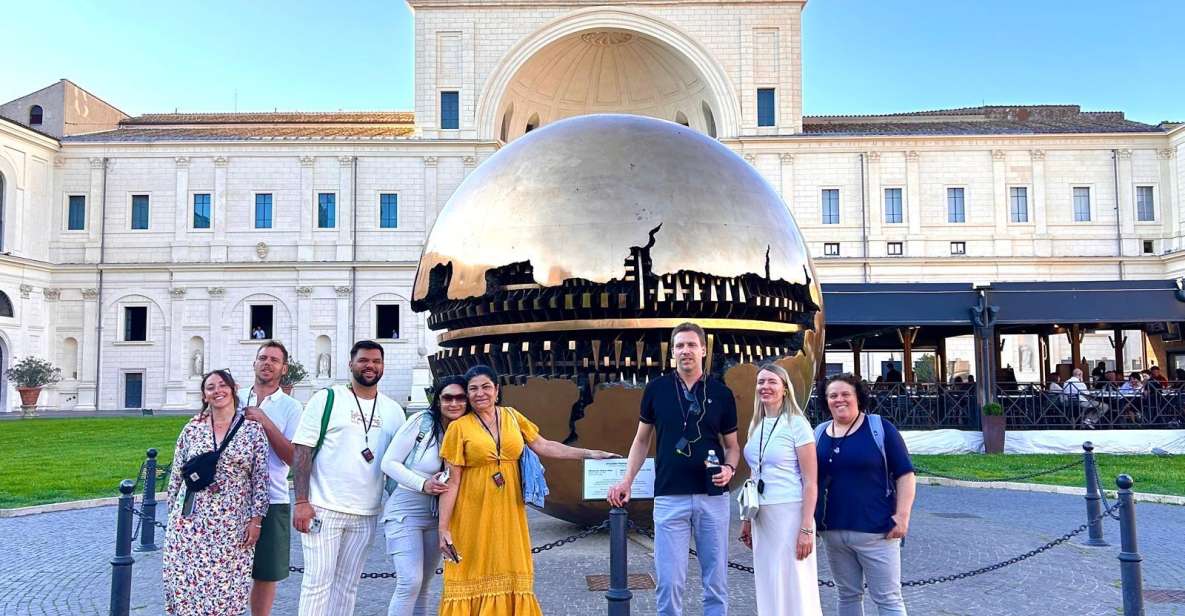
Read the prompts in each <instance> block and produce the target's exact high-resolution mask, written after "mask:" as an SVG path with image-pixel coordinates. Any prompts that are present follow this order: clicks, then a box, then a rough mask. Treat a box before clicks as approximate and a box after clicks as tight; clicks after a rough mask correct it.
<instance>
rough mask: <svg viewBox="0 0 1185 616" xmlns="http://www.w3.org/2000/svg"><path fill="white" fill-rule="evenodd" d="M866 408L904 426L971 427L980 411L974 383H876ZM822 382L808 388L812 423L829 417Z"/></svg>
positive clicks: (808, 404) (919, 427)
mask: <svg viewBox="0 0 1185 616" xmlns="http://www.w3.org/2000/svg"><path fill="white" fill-rule="evenodd" d="M869 389H870V390H871V394H872V404H871V407H870V408H868V409H866V410H868V411H869V412H872V413H876V414H878V415H882V416H884V417H885V418H886V419H888V420H889V421H891V422H892V423H893V425H894V426H897V427H898V428H901V429H903V430H926V429H932V428H970V427H972V426H973V425H975V424H974V421H975V419H976V418H977V416H978V415H979V403H978V402H977V400H976V395H975V384H974V383H950V384H947V383H877V384H874V385H869ZM821 391H822V390H821V385H820V386H817V387H815V388H814V391H812V392H811V399H810V401H809V402H808V403H807V408H806V414H807V418H808V419H810V420H811V423H812V424H814V425H817V424H818V423H819V422H820V421H824V420H827V419H830V418H831V414H830V413H829V412H828V411H827V408H826V407H827V405H826V403H825V402H824V401H823V399H822V398H821V397H820V396H821Z"/></svg>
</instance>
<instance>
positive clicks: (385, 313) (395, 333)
mask: <svg viewBox="0 0 1185 616" xmlns="http://www.w3.org/2000/svg"><path fill="white" fill-rule="evenodd" d="M374 337H375V338H381V339H395V338H398V337H399V305H398V304H377V305H376V306H375V307H374Z"/></svg>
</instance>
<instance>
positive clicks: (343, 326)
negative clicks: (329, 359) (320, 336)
mask: <svg viewBox="0 0 1185 616" xmlns="http://www.w3.org/2000/svg"><path fill="white" fill-rule="evenodd" d="M333 291H334V292H335V293H337V306H336V309H335V311H334V314H335V315H336V317H337V334H336V338H337V348H338V349H340V352H337V353H334V354H333V360H334V362H336V363H335V365H334V368H333V376H334V378H335V379H339V380H340V379H345V380H349V378H350V377H349V374H350V366H349V363H350V354H349V353H347V352H346V351H348V350H349V348H350V347H351V346H354V342H355V341H353V340H350V295H351V294H352V293H353V292H354V290H353V289H352V288H350V287H347V286H338V287H334V288H333Z"/></svg>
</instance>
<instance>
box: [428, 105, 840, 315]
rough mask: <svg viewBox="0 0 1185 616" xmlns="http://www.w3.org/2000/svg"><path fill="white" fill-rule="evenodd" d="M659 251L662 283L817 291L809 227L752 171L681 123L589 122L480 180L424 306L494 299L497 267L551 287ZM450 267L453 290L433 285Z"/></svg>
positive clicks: (456, 208) (514, 153) (575, 124)
mask: <svg viewBox="0 0 1185 616" xmlns="http://www.w3.org/2000/svg"><path fill="white" fill-rule="evenodd" d="M651 243H652V246H651V248H650V250H649V255H650V258H651V259H652V262H651V263H650V268H651V271H653V272H654V273H655V274H658V275H663V274H674V273H677V272H699V273H703V274H710V275H714V276H721V277H738V276H743V275H746V274H758V275H761V276H763V277H764V278H766V279H769V280H772V281H779V280H780V281H784V282H787V283H792V284H804V285H811V287H812V291H813V292H812V293H811V295H813V296H815V297H817V290H818V287H817V282H816V281H815V280H814V273H813V271H811V270H812V266H811V263H810V259H809V256H808V253H807V250H806V246H805V244H804V242H803V239H802V236H801V234H800V233H799V230H798V227H797V225H795V223H794V219H793V218H792V217H791V215H790V212H789V210H788V208H787V207H786V205H785V204H784V203H783V202H782V199H781V197H780V196H779V195H778V193H777V192H776V191H775V190H774V189H773V188H772V187H771V186H770V185H769V184H768V183H767V182H766V181H765V180H764V179H763V178H762V177H761V175H760V174H759V173H758V172H757V171H756V170H755V169H753V167H752V166H750V165H749V164H748V163H746V162H745V161H744V160H743V159H741V158H740V157H739V156H737V155H736V154H735V153H734V152H732V151H731V150H729V149H728V148H727V147H725V146H723V145H721V144H720V143H719V142H717V141H715V140H713V139H711V138H709V137H707V136H705V135H703V134H701V133H699V132H696V131H694V130H691V129H689V128H687V127H684V126H680V125H678V124H675V123H673V122H667V121H663V120H655V119H651V118H646V117H640V116H633V115H587V116H578V117H575V118H570V119H567V120H563V121H559V122H556V123H554V124H549V125H547V126H545V127H543V128H540V129H538V130H536V131H533V132H531V133H530V134H528V135H526V136H524V137H522V138H520V139H518V140H516V141H514V142H513V143H511V144H509V145H507V146H506V147H505V148H503V149H502V150H500V151H499V152H498V153H496V154H495V155H494V156H492V157H490V158H489V159H488V160H486V161H485V162H484V163H483V164H481V165H480V166H479V167H478V168H477V169H475V170H474V171H473V172H472V173H470V174H469V176H468V177H467V178H466V179H465V181H464V182H462V184H461V185H460V187H458V188H457V190H456V192H455V193H454V194H453V196H452V198H451V199H449V201H448V203H447V204H446V205H445V207H444V208H443V210H442V211H441V213H440V216H439V217H438V218H437V221H436V224H435V226H434V227H433V229H432V232H431V233H430V235H429V238H428V241H427V244H426V246H425V249H424V254H423V257H422V258H421V261H420V267H419V272H418V274H417V277H416V284H415V289H414V294H413V301H414V302H416V303H417V304H421V305H422V304H423V303H424V302H425V300H428V301H429V303H430V302H431V301H435V300H439V299H444V297H441V295H443V294H447V298H448V299H457V300H459V299H466V298H471V297H480V296H483V295H486V294H487V292H488V289H487V277H486V274H487V272H488V271H490V270H491V269H494V268H500V267H504V266H507V265H510V264H515V263H523V262H526V263H529V268H528V269H529V271H530V276H531V277H533V279H534V282H535V283H537V284H538V285H540V286H542V287H554V286H560V285H562V284H564V282H565V281H566V280H570V279H582V280H587V281H590V282H593V283H607V282H609V281H610V280H614V279H617V280H621V279H624V278H626V275H627V272H626V266H625V264H626V260H627V258H629V257H630V256H631V254H632V253H631V249H636V248H637V247H642V246H648V245H651ZM441 267H444V268H447V269H448V270H449V271H450V274H449V275H448V276H447V277H444V278H441V279H438V281H439V282H440V283H443V284H444V285H446V288H433V289H430V288H429V287H430V286H431V285H432V284H434V283H430V278H435V277H432V276H429V272H431V271H433V270H434V269H439V268H441ZM429 295H432V296H433V297H432V298H429Z"/></svg>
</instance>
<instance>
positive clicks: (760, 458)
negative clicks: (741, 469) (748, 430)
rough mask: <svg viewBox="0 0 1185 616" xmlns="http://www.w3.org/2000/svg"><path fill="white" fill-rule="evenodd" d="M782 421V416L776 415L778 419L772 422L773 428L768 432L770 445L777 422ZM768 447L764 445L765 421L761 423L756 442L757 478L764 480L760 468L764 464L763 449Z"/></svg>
mask: <svg viewBox="0 0 1185 616" xmlns="http://www.w3.org/2000/svg"><path fill="white" fill-rule="evenodd" d="M779 421H782V414H781V413H778V418H777V419H775V420H774V427H773V428H770V430H769V440H770V442H771V443H772V442H773V440H774V431H775V430H777V429H778V422H779ZM767 446H768V445H766V443H765V420H764V418H763V419H762V422H761V437H760V438H759V439H758V441H757V478H758V479H764V476H763V475H762V474H761V467H762V466H763V465H764V464H765V448H766V447H767Z"/></svg>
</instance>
